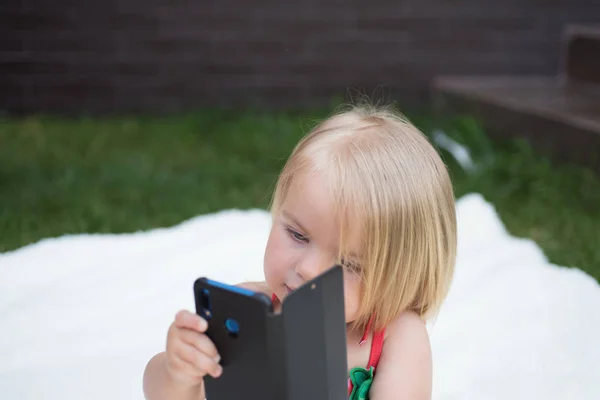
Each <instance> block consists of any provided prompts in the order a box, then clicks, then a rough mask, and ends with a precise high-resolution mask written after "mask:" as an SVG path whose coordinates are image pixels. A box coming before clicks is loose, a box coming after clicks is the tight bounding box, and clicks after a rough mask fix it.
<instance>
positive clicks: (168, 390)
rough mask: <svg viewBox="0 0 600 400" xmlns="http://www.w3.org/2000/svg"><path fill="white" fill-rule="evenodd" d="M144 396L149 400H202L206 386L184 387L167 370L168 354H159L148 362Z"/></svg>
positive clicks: (145, 372) (145, 373) (201, 384)
mask: <svg viewBox="0 0 600 400" xmlns="http://www.w3.org/2000/svg"><path fill="white" fill-rule="evenodd" d="M144 396H145V398H146V399H147V400H162V399H181V400H187V399H189V400H202V399H204V398H205V395H204V384H203V383H199V384H197V385H182V384H181V383H180V382H178V381H177V380H175V379H173V377H172V375H171V374H170V373H169V371H168V370H167V353H166V352H162V353H158V354H157V355H155V356H154V357H152V359H151V360H150V361H149V362H148V365H147V366H146V370H145V371H144Z"/></svg>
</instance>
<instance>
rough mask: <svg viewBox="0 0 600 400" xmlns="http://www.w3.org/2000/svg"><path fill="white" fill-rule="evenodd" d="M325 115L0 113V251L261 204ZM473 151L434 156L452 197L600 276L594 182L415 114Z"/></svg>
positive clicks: (519, 149) (514, 147)
mask: <svg viewBox="0 0 600 400" xmlns="http://www.w3.org/2000/svg"><path fill="white" fill-rule="evenodd" d="M326 114H327V112H326V111H323V112H314V113H292V112H289V113H283V112H277V113H269V114H263V113H259V112H250V111H248V112H236V113H231V112H225V111H218V110H210V111H208V110H206V111H201V112H198V113H193V114H187V115H181V116H172V117H155V118H150V117H144V118H142V117H136V118H133V117H131V118H130V117H119V118H116V117H115V118H110V119H86V118H81V119H72V120H67V119H60V118H52V117H30V118H25V119H8V118H4V119H0V251H8V250H12V249H15V248H18V247H20V246H23V245H26V244H29V243H32V242H35V241H37V240H39V239H42V238H46V237H53V236H59V235H62V234H67V233H82V232H90V233H91V232H131V231H136V230H146V229H151V228H155V227H163V226H169V225H173V224H176V223H179V222H181V221H183V220H185V219H187V218H190V217H193V216H196V215H198V214H203V213H208V212H213V211H217V210H222V209H227V208H242V209H246V208H253V207H261V208H264V207H266V206H267V205H268V202H269V197H270V194H271V189H272V186H273V183H274V181H275V179H276V176H277V173H278V171H279V169H280V168H281V166H282V165H283V163H284V161H285V158H286V157H287V155H288V154H289V152H290V151H291V149H292V147H293V146H294V145H295V144H296V142H297V140H298V139H299V138H300V136H301V135H302V134H304V133H305V132H306V131H307V130H308V129H309V128H310V127H311V126H312V124H313V122H314V121H315V120H316V119H318V118H320V117H322V116H324V115H326ZM415 122H416V124H417V125H419V126H420V127H422V128H423V129H424V130H425V131H426V132H430V131H431V129H432V128H433V127H443V128H444V129H445V130H446V131H447V132H448V133H449V134H450V135H451V136H452V137H454V138H456V139H457V140H460V141H462V142H464V143H466V144H467V145H469V147H471V148H473V149H474V154H475V158H476V161H477V162H478V163H479V164H480V166H481V168H480V169H479V171H478V172H476V173H473V174H467V173H465V172H464V171H462V170H461V168H460V167H459V166H458V165H457V164H456V163H455V162H454V161H453V159H452V157H451V156H450V155H449V154H448V153H446V152H443V155H444V158H445V160H446V161H447V162H448V165H449V166H450V169H451V173H452V177H453V180H454V184H455V190H456V195H457V196H462V195H463V194H465V193H469V192H479V193H482V194H483V195H484V196H485V198H486V199H487V200H488V201H491V202H492V203H493V204H494V205H495V206H496V207H497V208H498V211H499V212H500V215H501V218H502V219H503V221H504V223H505V224H506V225H507V227H508V229H509V230H510V231H511V233H513V234H515V235H517V236H521V237H530V238H532V239H534V240H535V241H536V242H537V243H538V244H540V246H541V247H542V248H543V250H544V251H545V252H546V254H547V255H548V256H549V258H550V260H551V261H552V262H554V263H557V264H561V265H568V266H576V267H580V268H582V269H583V270H585V271H587V272H588V273H590V274H591V275H592V276H594V277H595V278H596V279H600V246H599V245H598V243H600V178H599V177H598V175H595V174H593V173H592V172H590V171H588V170H585V169H583V168H578V167H574V166H554V165H551V164H550V163H549V162H548V161H547V160H545V159H544V158H543V157H540V156H538V155H536V154H535V153H534V152H532V151H531V149H530V148H529V147H528V146H526V145H524V144H522V143H518V142H511V143H490V141H489V140H488V139H487V137H486V135H485V134H484V133H483V132H482V131H481V129H479V128H478V125H477V124H476V123H474V121H472V120H470V119H468V118H456V119H453V120H451V121H443V122H438V121H433V120H431V119H430V118H418V119H415Z"/></svg>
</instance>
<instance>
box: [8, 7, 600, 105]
mask: <svg viewBox="0 0 600 400" xmlns="http://www.w3.org/2000/svg"><path fill="white" fill-rule="evenodd" d="M595 21H600V1H597V0H562V1H559V0H500V1H499V0H401V1H398V0H369V1H367V0H346V1H341V0H303V1H296V0H294V1H292V0H252V1H249V0H2V1H1V2H0V109H3V110H7V111H9V112H13V113H29V112H35V111H46V112H75V113H78V112H92V113H99V112H100V113H101V112H113V111H153V112H157V111H158V112H169V111H176V110H181V109H185V108H191V107H196V106H203V105H210V104H221V105H226V104H229V105H269V106H282V105H284V106H285V105H306V104H316V103H317V102H319V101H320V100H323V99H325V98H327V96H330V95H333V94H338V93H341V94H344V93H346V92H347V89H348V88H357V89H364V91H366V92H367V93H372V92H373V88H376V87H384V90H383V92H385V93H387V94H388V96H391V97H393V98H397V99H400V100H401V101H403V102H406V103H410V104H415V105H420V104H423V102H424V101H425V100H426V99H427V94H428V85H429V80H430V79H431V78H432V76H434V75H436V74H440V73H443V74H448V73H477V74H483V73H519V74H530V73H538V74H539V73H541V74H553V73H555V72H557V70H558V68H559V66H560V61H559V55H560V51H561V43H560V38H561V32H562V28H563V25H564V24H565V23H568V22H595ZM380 92H381V90H380Z"/></svg>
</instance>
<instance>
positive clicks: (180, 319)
mask: <svg viewBox="0 0 600 400" xmlns="http://www.w3.org/2000/svg"><path fill="white" fill-rule="evenodd" d="M175 325H176V326H177V327H178V328H186V329H192V330H195V331H198V332H205V331H206V329H207V328H208V322H206V320H205V319H204V318H202V317H200V316H199V315H198V314H194V313H191V312H189V311H187V310H181V311H179V312H178V313H177V315H176V316H175Z"/></svg>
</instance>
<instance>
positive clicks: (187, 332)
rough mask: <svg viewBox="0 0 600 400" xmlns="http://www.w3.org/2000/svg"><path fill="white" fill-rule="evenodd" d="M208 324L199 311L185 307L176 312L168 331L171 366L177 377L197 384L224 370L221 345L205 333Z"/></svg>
mask: <svg viewBox="0 0 600 400" xmlns="http://www.w3.org/2000/svg"><path fill="white" fill-rule="evenodd" d="M207 328H208V323H207V322H206V320H205V319H203V318H201V317H200V316H199V315H197V314H194V313H191V312H189V311H185V310H184V311H180V312H179V313H177V315H176V316H175V321H174V322H173V323H172V324H171V326H170V327H169V333H168V335H167V370H168V371H169V373H170V374H171V376H172V377H173V378H174V379H176V380H177V381H179V382H181V383H185V384H190V385H197V384H200V383H202V378H204V376H205V375H207V374H209V375H211V376H212V377H214V378H217V377H219V376H220V375H221V373H222V372H223V368H222V367H221V366H220V365H219V360H220V359H221V357H220V356H219V354H218V352H217V348H216V347H215V345H214V343H213V342H212V340H210V338H209V337H208V336H206V335H205V334H204V332H205V331H206V329H207Z"/></svg>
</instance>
